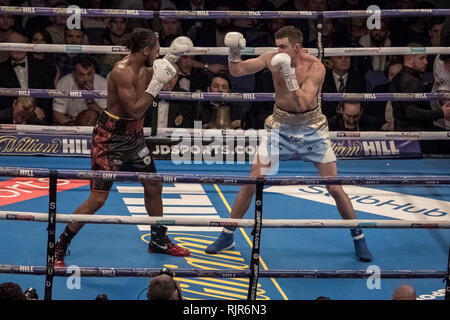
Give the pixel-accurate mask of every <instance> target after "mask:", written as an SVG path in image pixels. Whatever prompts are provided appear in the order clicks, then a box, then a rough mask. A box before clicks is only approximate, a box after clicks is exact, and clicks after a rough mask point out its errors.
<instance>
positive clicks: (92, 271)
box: [0, 264, 447, 279]
mask: <svg viewBox="0 0 450 320" xmlns="http://www.w3.org/2000/svg"><path fill="white" fill-rule="evenodd" d="M46 271H47V269H46V267H42V266H23V265H8V264H0V274H1V273H13V274H32V275H43V274H45V273H46ZM77 272H79V275H80V276H82V277H107V278H115V277H146V278H147V277H156V276H157V275H158V274H160V272H161V269H157V268H106V267H100V268H98V267H79V269H77ZM172 272H173V274H174V276H175V277H215V278H248V277H249V276H250V271H249V270H236V269H221V270H205V269H202V270H197V269H175V270H172ZM374 274H375V273H374V272H369V271H367V270H278V269H273V270H270V271H269V270H267V271H266V270H261V271H259V277H260V278H314V279H331V278H335V279H336V278H347V279H366V278H369V277H371V276H373V275H374ZM54 275H55V276H59V277H70V276H72V275H73V269H70V267H66V268H55V269H54ZM377 276H379V277H380V278H383V279H399V278H400V279H401V278H408V279H443V278H445V277H446V276H447V273H446V271H439V270H380V272H379V274H377Z"/></svg>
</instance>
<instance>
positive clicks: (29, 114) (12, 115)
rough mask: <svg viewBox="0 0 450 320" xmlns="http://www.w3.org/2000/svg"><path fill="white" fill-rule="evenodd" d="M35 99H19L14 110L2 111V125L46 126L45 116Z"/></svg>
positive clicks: (0, 118)
mask: <svg viewBox="0 0 450 320" xmlns="http://www.w3.org/2000/svg"><path fill="white" fill-rule="evenodd" d="M36 105H37V104H36V99H35V98H33V97H17V98H16V99H14V101H13V107H12V108H6V109H0V123H12V124H34V125H45V122H44V117H45V114H44V112H43V111H42V109H40V108H38V107H37V106H36Z"/></svg>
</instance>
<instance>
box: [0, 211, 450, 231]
mask: <svg viewBox="0 0 450 320" xmlns="http://www.w3.org/2000/svg"><path fill="white" fill-rule="evenodd" d="M0 220H19V221H34V222H48V213H35V212H18V211H0ZM56 223H93V224H131V225H166V226H197V227H220V226H235V227H244V228H253V227H254V226H255V220H254V219H229V218H221V219H211V220H209V219H204V218H182V217H181V218H178V217H170V218H165V217H149V216H142V217H130V216H120V215H90V214H57V215H56ZM262 227H263V228H356V227H360V228H389V229H391V228H395V229H409V228H422V229H436V228H440V229H450V219H448V220H358V219H353V220H337V219H336V220H333V219H329V220H328V219H326V220H325V219H263V220H262Z"/></svg>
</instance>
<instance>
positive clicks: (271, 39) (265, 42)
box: [246, 18, 287, 47]
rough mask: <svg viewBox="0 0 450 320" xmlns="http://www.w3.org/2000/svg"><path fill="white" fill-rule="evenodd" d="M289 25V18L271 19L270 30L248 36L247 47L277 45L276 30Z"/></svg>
mask: <svg viewBox="0 0 450 320" xmlns="http://www.w3.org/2000/svg"><path fill="white" fill-rule="evenodd" d="M284 26H287V20H286V19H282V18H274V19H270V20H269V23H268V31H264V32H259V34H258V35H256V34H254V35H253V37H252V36H246V40H247V47H276V44H275V36H274V34H275V32H277V31H278V29H281V28H282V27H284Z"/></svg>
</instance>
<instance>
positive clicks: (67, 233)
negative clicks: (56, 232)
mask: <svg viewBox="0 0 450 320" xmlns="http://www.w3.org/2000/svg"><path fill="white" fill-rule="evenodd" d="M75 235H76V233H74V232H72V231H71V230H70V229H69V226H66V228H65V229H64V231H63V233H61V235H60V236H59V239H58V242H62V243H66V244H70V241H72V239H73V237H75Z"/></svg>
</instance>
